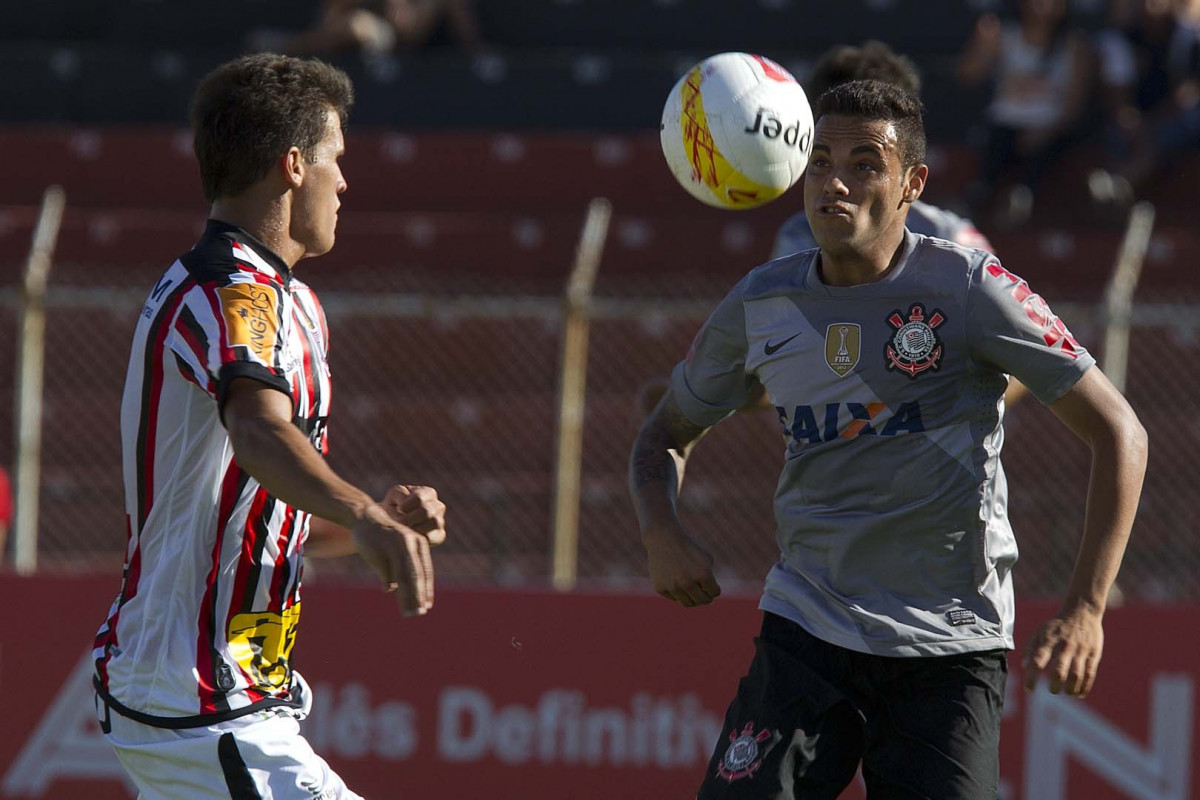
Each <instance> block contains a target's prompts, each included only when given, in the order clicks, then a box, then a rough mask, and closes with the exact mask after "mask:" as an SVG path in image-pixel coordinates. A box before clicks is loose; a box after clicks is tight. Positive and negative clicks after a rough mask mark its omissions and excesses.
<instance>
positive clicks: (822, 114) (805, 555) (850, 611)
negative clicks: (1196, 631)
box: [630, 81, 1146, 800]
mask: <svg viewBox="0 0 1200 800" xmlns="http://www.w3.org/2000/svg"><path fill="white" fill-rule="evenodd" d="M818 111H819V113H818V121H817V125H816V131H815V135H814V144H813V153H812V159H811V161H810V163H809V167H808V171H807V173H806V175H805V179H804V205H805V210H806V212H807V215H808V219H809V220H810V221H811V223H812V228H813V233H814V235H815V236H816V240H817V242H818V243H819V245H820V246H819V248H818V249H813V250H807V251H804V252H800V253H796V254H794V255H791V256H788V257H785V258H782V259H778V260H775V261H771V262H769V263H767V264H765V265H763V266H761V267H759V268H757V269H755V270H753V271H751V272H750V273H749V274H748V275H747V276H746V277H745V278H744V279H743V280H742V281H741V282H740V283H739V284H738V285H737V286H736V287H734V289H733V290H732V291H731V292H730V294H729V295H728V296H727V297H726V298H725V299H724V300H723V301H722V302H721V303H720V304H719V305H718V306H717V308H716V310H715V311H714V312H713V314H712V316H711V317H710V318H709V320H708V321H707V322H706V323H705V325H704V327H703V328H702V329H701V330H700V332H699V333H698V334H697V336H696V339H695V341H694V343H693V345H692V348H691V350H690V352H689V353H688V355H687V358H686V359H685V360H684V361H683V362H682V363H680V364H679V365H678V366H677V367H676V369H675V371H674V373H673V375H672V380H671V386H670V388H669V390H668V392H667V394H666V395H665V396H664V397H663V399H662V400H661V401H660V403H659V404H658V406H657V407H656V408H655V410H654V412H653V414H652V415H651V416H650V418H649V419H648V420H647V421H646V423H645V424H644V425H643V427H642V429H641V431H640V433H639V435H638V439H637V442H636V443H635V445H634V451H633V454H632V458H631V462H630V488H631V491H632V493H633V497H634V503H635V506H636V509H637V514H638V520H639V522H640V525H641V530H642V538H643V542H644V544H645V546H646V551H647V555H648V561H649V567H650V576H651V579H652V581H653V585H654V588H655V590H656V591H657V592H658V593H659V594H661V595H663V596H664V597H666V598H668V599H670V600H673V601H675V602H678V603H680V604H681V605H683V606H686V607H693V606H698V605H703V604H705V603H709V602H712V600H713V598H715V597H716V596H717V595H719V594H720V587H719V586H718V584H717V581H716V580H715V579H714V577H713V559H712V557H711V556H710V555H709V553H708V552H707V551H705V550H704V549H703V548H702V547H701V546H700V545H699V544H697V543H696V542H695V541H694V540H693V539H692V538H691V537H690V536H689V535H688V534H687V532H686V531H685V530H684V529H683V527H682V526H681V524H680V522H679V520H678V517H677V515H676V510H675V500H676V497H677V492H678V491H679V489H680V486H681V483H682V478H683V469H684V465H685V463H686V461H687V458H688V454H689V452H690V451H691V448H692V446H693V445H694V444H695V443H696V441H697V440H698V439H699V438H700V437H701V436H702V435H703V434H704V432H705V431H706V430H707V429H708V428H709V427H710V426H712V425H715V424H716V423H717V422H719V421H721V420H722V419H724V418H725V417H726V416H728V415H729V414H731V413H733V412H734V411H735V410H736V409H738V408H740V407H742V406H744V405H745V404H746V401H747V398H748V397H749V396H750V395H751V394H752V393H753V392H755V391H758V390H759V387H762V388H763V389H765V391H766V393H767V395H768V397H769V398H770V400H771V402H772V404H773V405H774V406H775V407H776V408H777V411H778V413H779V417H780V421H781V422H782V426H783V436H784V444H785V453H786V460H785V464H784V467H783V472H782V474H781V476H780V479H779V484H778V488H777V490H776V493H775V515H776V521H777V530H776V535H777V538H778V541H779V546H780V551H781V556H780V560H779V562H778V563H777V564H776V565H775V567H773V568H772V570H771V572H770V573H769V575H768V576H767V579H766V586H765V590H764V592H763V596H762V601H761V603H760V606H759V607H760V608H761V609H762V610H763V612H764V615H763V616H764V619H763V625H762V632H761V634H760V636H759V637H758V639H757V640H756V655H755V657H754V660H753V662H752V663H751V665H750V670H749V674H748V675H747V676H746V677H745V678H744V679H743V680H742V681H741V683H740V684H739V688H738V693H737V695H736V697H735V699H734V700H733V702H732V704H731V705H730V707H729V710H728V713H727V715H726V718H725V726H724V733H723V734H722V736H721V738H720V740H719V743H718V746H717V749H716V751H715V752H714V754H713V758H712V761H711V762H710V764H709V768H708V771H707V773H706V774H705V776H704V781H703V784H702V786H701V789H700V793H699V797H700V798H701V800H715V799H716V798H741V799H743V800H747V799H748V798H764V799H765V798H772V800H774V799H775V798H794V797H796V798H799V797H802V798H806V800H810V799H812V798H830V799H831V800H832V798H836V797H837V796H838V795H839V793H840V792H841V791H842V789H843V788H844V787H845V786H846V785H847V784H848V783H849V782H850V781H851V780H852V779H853V776H854V774H855V771H856V769H857V768H858V767H859V766H860V764H861V767H862V772H863V776H864V779H865V781H866V784H867V792H868V796H870V797H872V798H880V797H889V798H891V797H904V798H916V797H924V798H938V800H968V799H969V800H983V799H984V798H987V800H994V799H995V797H996V792H997V784H998V780H999V731H1000V719H1001V708H1002V705H1003V700H1004V685H1005V678H1006V673H1007V666H1006V651H1007V650H1009V649H1012V648H1013V647H1014V642H1013V634H1012V626H1013V605H1014V603H1013V592H1012V574H1011V573H1012V568H1013V565H1014V563H1015V562H1016V559H1017V546H1016V541H1015V539H1014V536H1013V532H1012V529H1011V528H1010V526H1009V522H1008V514H1007V487H1006V483H1005V479H1004V470H1003V468H1002V466H1001V464H1000V460H999V454H1000V450H1001V445H1002V443H1003V428H1002V425H1001V422H1002V416H1003V405H1002V403H1001V395H1002V394H1003V392H1004V387H1005V376H1006V374H1009V373H1011V374H1014V375H1016V376H1017V377H1019V378H1020V379H1021V381H1022V382H1023V383H1025V385H1026V386H1028V387H1029V389H1030V391H1031V392H1032V393H1033V395H1034V396H1036V397H1037V398H1038V399H1039V400H1041V401H1042V402H1043V403H1045V404H1047V405H1048V406H1049V407H1050V409H1051V410H1052V411H1053V412H1054V414H1055V415H1056V416H1057V417H1058V418H1059V419H1060V420H1062V422H1063V424H1065V425H1066V426H1067V427H1068V428H1070V430H1071V431H1073V432H1074V433H1075V434H1077V435H1078V436H1079V437H1080V438H1081V439H1082V440H1083V441H1084V442H1085V443H1086V444H1087V445H1088V446H1089V447H1090V449H1091V451H1092V472H1091V485H1090V488H1089V493H1088V503H1087V513H1086V518H1085V520H1084V525H1083V529H1084V530H1083V538H1082V542H1081V545H1080V550H1079V557H1078V560H1077V563H1076V568H1075V572H1074V575H1073V577H1072V580H1071V584H1070V586H1069V588H1068V590H1067V593H1066V597H1065V599H1064V601H1063V604H1062V607H1061V608H1060V610H1059V612H1058V614H1057V615H1055V616H1054V617H1053V618H1051V619H1050V620H1048V621H1046V622H1045V623H1043V624H1042V625H1041V626H1040V627H1038V629H1037V631H1036V633H1035V634H1034V635H1033V637H1032V639H1031V640H1030V642H1029V645H1028V648H1027V651H1026V655H1025V666H1026V669H1027V671H1028V672H1027V674H1028V678H1027V685H1028V686H1029V687H1030V688H1032V687H1033V686H1034V684H1035V681H1036V679H1037V676H1038V674H1039V673H1042V672H1044V673H1046V674H1047V675H1048V676H1049V679H1050V690H1051V691H1053V692H1059V691H1063V690H1065V691H1066V692H1067V693H1068V694H1071V695H1075V696H1080V697H1082V696H1084V695H1086V694H1087V693H1088V691H1089V690H1090V688H1091V686H1092V683H1093V681H1094V679H1095V675H1096V669H1097V665H1098V663H1099V660H1100V654H1101V649H1102V642H1103V630H1102V625H1101V620H1102V616H1103V613H1104V608H1105V602H1106V598H1107V595H1108V591H1109V588H1110V587H1111V585H1112V583H1113V580H1114V578H1115V576H1116V573H1117V570H1118V568H1119V566H1120V562H1121V558H1122V555H1123V554H1124V550H1125V543H1126V541H1127V539H1128V536H1129V531H1130V527H1131V526H1132V523H1133V517H1134V513H1135V510H1136V508H1137V503H1138V496H1139V494H1140V492H1141V483H1142V476H1143V473H1144V470H1145V462H1146V436H1145V431H1144V430H1143V428H1142V426H1141V424H1140V423H1139V422H1138V419H1137V417H1136V416H1135V414H1134V413H1133V411H1132V409H1130V407H1129V405H1128V404H1127V403H1126V402H1125V399H1124V398H1123V397H1122V396H1121V394H1120V393H1119V392H1118V391H1117V390H1116V389H1115V388H1114V387H1113V386H1112V384H1111V383H1109V381H1108V380H1107V379H1106V378H1105V377H1104V375H1103V374H1102V373H1101V372H1100V370H1099V369H1098V368H1097V367H1096V366H1095V361H1094V359H1093V358H1092V356H1091V355H1090V354H1089V353H1088V352H1087V351H1086V350H1085V349H1084V348H1083V347H1082V346H1081V345H1080V344H1079V343H1078V342H1077V341H1076V340H1075V339H1074V338H1073V337H1072V336H1071V334H1070V332H1069V331H1068V330H1067V328H1066V327H1065V326H1064V325H1063V324H1062V322H1060V321H1059V319H1058V318H1057V317H1056V316H1054V314H1053V313H1052V312H1051V310H1050V309H1049V308H1048V307H1047V305H1046V303H1045V302H1044V301H1043V300H1042V299H1041V298H1040V297H1039V296H1037V295H1036V294H1034V293H1033V292H1032V291H1031V290H1030V288H1029V286H1028V284H1026V283H1025V282H1024V281H1022V280H1021V279H1020V278H1018V277H1016V276H1015V275H1013V274H1012V273H1010V272H1009V271H1007V270H1006V269H1005V268H1003V267H1002V266H1001V265H1000V263H999V261H998V260H997V259H996V258H995V256H993V255H992V254H990V253H987V252H986V251H983V250H976V249H968V248H965V247H961V246H958V245H955V244H953V243H951V242H947V241H943V240H940V239H931V238H928V237H925V236H920V235H917V234H914V233H912V232H911V231H908V230H907V229H906V228H905V219H906V217H907V214H908V210H909V207H910V206H911V204H912V202H913V201H915V200H917V199H918V198H919V197H920V195H921V192H922V190H923V189H924V187H925V181H926V178H927V177H928V168H927V167H926V165H925V164H924V163H923V162H924V151H925V135H924V129H923V122H922V111H921V105H920V101H919V100H917V99H916V98H915V97H914V96H913V95H911V94H909V93H906V92H904V91H902V90H900V89H899V88H897V87H894V86H891V85H889V84H886V83H882V82H879V81H854V82H850V83H846V84H843V85H841V86H837V87H835V88H834V89H832V90H830V91H829V92H828V93H826V94H825V95H824V96H823V97H822V98H821V100H820V103H819V108H818Z"/></svg>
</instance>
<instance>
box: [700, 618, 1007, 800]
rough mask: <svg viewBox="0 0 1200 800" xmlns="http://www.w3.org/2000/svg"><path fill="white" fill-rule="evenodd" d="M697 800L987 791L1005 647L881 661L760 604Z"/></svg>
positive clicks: (948, 798)
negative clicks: (852, 791) (758, 624)
mask: <svg viewBox="0 0 1200 800" xmlns="http://www.w3.org/2000/svg"><path fill="white" fill-rule="evenodd" d="M755 647H756V651H757V652H756V653H755V656H754V661H753V662H752V663H751V664H750V674H748V675H747V676H746V677H744V678H742V680H741V683H740V684H739V685H738V693H737V697H736V698H735V699H734V701H733V703H732V704H730V706H729V711H728V712H727V713H726V715H725V725H724V727H723V729H722V732H721V738H720V740H718V742H717V749H716V751H715V752H714V753H713V757H712V760H711V761H710V762H709V765H708V773H707V774H706V775H705V777H704V783H703V785H702V786H701V787H700V794H699V795H698V797H697V800H735V799H736V800H751V798H754V800H768V798H769V799H770V800H776V798H779V799H780V800H791V798H796V799H797V800H836V798H837V797H838V795H840V794H841V792H842V790H843V789H845V788H846V786H848V785H849V784H850V782H851V781H852V780H853V779H854V775H855V773H856V772H857V770H858V767H859V764H860V763H861V765H862V772H863V779H864V780H865V781H866V784H867V796H868V798H870V800H916V798H929V799H930V800H996V796H997V784H998V782H999V780H1000V752H999V751H1000V717H1001V712H1002V710H1003V706H1004V684H1005V680H1006V678H1007V676H1008V662H1007V660H1006V654H1005V651H1003V650H989V651H986V652H979V653H966V654H963V655H954V656H937V657H922V658H889V657H885V656H875V655H869V654H866V653H859V652H856V651H853V650H847V649H845V648H843V647H838V646H836V645H832V644H829V643H828V642H825V641H822V640H821V639H818V638H816V637H815V636H813V635H812V634H810V633H808V632H807V631H805V630H804V629H803V628H801V627H800V626H799V625H796V624H795V623H793V622H791V621H789V620H786V619H784V618H783V617H779V616H776V615H775V614H771V613H767V614H765V615H764V619H763V627H762V633H761V634H760V635H759V637H758V638H757V639H756V640H755Z"/></svg>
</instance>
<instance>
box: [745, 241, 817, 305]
mask: <svg viewBox="0 0 1200 800" xmlns="http://www.w3.org/2000/svg"><path fill="white" fill-rule="evenodd" d="M817 252H818V248H816V247H813V248H811V249H808V250H801V251H800V252H797V253H789V254H788V255H786V256H780V257H779V258H774V259H771V260H770V261H768V262H766V263H765V264H759V265H758V266H757V267H755V268H754V269H752V270H750V271H749V272H748V273H746V277H744V278H742V281H741V283H740V284H738V288H739V290H740V292H741V293H742V294H743V295H744V296H747V297H749V296H759V295H764V294H771V293H772V292H776V291H786V290H789V289H794V288H795V287H796V286H798V285H800V284H801V283H802V282H803V278H804V273H805V271H806V270H807V269H808V265H809V263H810V262H811V261H812V259H813V258H814V257H815V256H816V254H817Z"/></svg>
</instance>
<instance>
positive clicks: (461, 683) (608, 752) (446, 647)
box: [0, 575, 1200, 800]
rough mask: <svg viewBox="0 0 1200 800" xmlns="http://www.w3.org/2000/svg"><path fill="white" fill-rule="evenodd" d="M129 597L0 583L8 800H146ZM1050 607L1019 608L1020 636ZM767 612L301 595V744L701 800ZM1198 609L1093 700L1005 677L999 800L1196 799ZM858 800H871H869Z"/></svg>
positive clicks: (1115, 672)
mask: <svg viewBox="0 0 1200 800" xmlns="http://www.w3.org/2000/svg"><path fill="white" fill-rule="evenodd" d="M116 588H117V585H116V581H115V580H110V579H97V578H74V577H39V578H30V579H24V578H17V577H14V576H9V575H3V576H0V604H2V607H3V608H4V609H5V622H4V625H3V627H2V628H0V693H2V694H0V696H3V697H4V698H5V713H4V722H3V728H2V731H3V732H2V733H0V797H5V798H8V797H13V798H33V797H39V798H50V799H51V800H59V799H62V800H67V798H72V799H73V798H78V797H85V796H86V797H89V798H92V799H93V800H109V799H110V798H111V799H112V800H116V798H129V797H132V796H134V793H133V792H131V791H130V789H129V787H128V786H127V785H126V784H125V783H124V782H123V780H122V778H121V773H120V768H119V766H118V765H117V763H116V761H115V758H114V757H113V756H112V754H111V751H109V749H108V747H107V744H106V743H105V742H104V740H103V738H102V737H101V736H100V733H99V729H98V727H97V726H96V724H95V722H94V718H93V713H92V703H91V694H90V687H89V684H88V675H89V669H90V668H89V666H88V663H87V651H88V648H89V646H90V641H91V638H92V635H93V634H94V631H95V628H96V627H97V626H98V624H99V622H100V620H101V618H102V617H103V616H104V613H105V611H106V609H107V607H108V603H109V602H110V601H111V595H112V593H113V592H114V591H115V590H116ZM1050 610H1051V609H1050V608H1048V607H1035V606H1022V607H1021V608H1020V610H1019V619H1020V625H1019V628H1018V636H1019V637H1022V636H1024V635H1025V632H1026V631H1028V630H1029V629H1030V628H1031V627H1032V626H1033V625H1034V624H1035V623H1036V621H1037V620H1039V619H1041V618H1042V617H1043V616H1045V614H1046V613H1048V612H1049V611H1050ZM758 623H759V614H758V612H757V611H756V610H755V598H753V597H748V596H743V597H728V596H727V597H722V598H721V599H720V600H719V601H718V602H717V603H715V604H713V605H712V606H709V607H706V608H701V609H691V610H685V609H681V608H678V607H676V606H673V605H672V604H670V603H667V602H666V601H664V600H662V599H661V598H658V597H656V596H653V595H649V594H625V595H620V594H618V595H614V594H589V593H577V594H569V595H560V594H555V593H551V592H529V591H521V592H515V591H514V592H507V591H464V590H457V591H455V590H450V589H443V590H439V594H438V598H437V607H436V608H435V609H434V611H433V613H432V614H430V615H429V616H428V617H426V618H422V619H415V620H413V619H403V618H401V617H400V616H399V614H398V613H397V611H396V608H395V606H394V603H393V601H392V599H391V598H390V597H388V596H386V595H384V594H383V593H381V592H378V591H375V590H373V589H370V588H364V587H361V586H342V585H334V584H332V583H329V584H323V583H320V582H314V583H312V584H311V585H309V586H307V587H306V589H305V602H304V622H303V625H302V627H301V633H300V638H299V644H298V646H297V648H296V651H295V654H294V655H295V662H296V665H297V666H298V668H299V669H300V670H301V672H303V673H304V675H305V677H306V678H308V680H309V682H310V683H311V684H312V685H313V688H314V694H315V698H316V699H315V704H314V709H313V714H312V716H311V717H310V718H309V720H308V721H306V723H305V733H306V735H307V736H308V737H309V738H310V740H311V741H312V742H313V744H314V745H315V747H316V749H317V751H318V752H319V753H321V754H322V755H324V756H325V757H326V759H327V760H328V761H329V762H330V763H331V764H332V765H333V766H334V768H335V769H337V770H338V772H339V773H341V774H342V775H343V777H345V778H346V780H347V782H348V783H349V785H350V786H351V787H352V788H354V789H355V790H356V791H358V792H360V793H361V794H363V795H364V796H366V797H368V798H374V799H375V800H379V799H380V798H395V797H405V798H424V799H426V800H437V799H440V798H461V797H489V798H496V799H497V800H509V799H510V798H511V800H518V799H519V800H600V799H601V798H604V799H605V800H609V799H610V798H612V797H614V796H624V797H628V798H655V800H658V799H659V798H684V799H690V798H692V797H694V795H695V790H696V786H697V785H698V782H699V779H700V777H701V775H702V773H703V770H704V769H705V767H706V763H707V760H708V757H709V755H710V752H711V749H712V747H713V745H714V743H715V741H716V738H717V734H718V732H719V727H720V721H721V717H722V715H723V713H724V706H725V704H726V702H727V701H728V700H729V699H730V697H731V694H732V692H733V691H734V688H735V686H736V684H737V680H738V678H739V677H740V676H741V675H742V673H743V672H744V671H745V669H746V667H747V665H748V664H749V661H750V658H751V655H752V653H753V648H752V644H751V639H752V637H753V635H754V633H755V632H756V630H757V626H758ZM1197 629H1200V607H1196V606H1187V607H1130V608H1120V609H1113V610H1111V611H1110V612H1109V614H1108V616H1107V617H1106V633H1107V644H1106V650H1105V656H1104V663H1103V665H1102V668H1101V673H1100V680H1099V682H1098V683H1097V686H1096V688H1095V690H1094V692H1093V693H1092V695H1091V696H1090V697H1089V698H1088V699H1087V701H1086V702H1079V701H1075V700H1069V699H1066V698H1062V697H1054V696H1052V695H1050V694H1049V693H1048V692H1046V691H1045V690H1044V689H1043V690H1040V691H1038V692H1036V693H1033V694H1027V693H1025V692H1024V691H1023V690H1022V689H1021V688H1020V687H1021V675H1020V668H1019V667H1020V665H1019V663H1018V662H1019V659H1018V658H1016V657H1013V658H1011V659H1010V665H1011V667H1012V672H1011V674H1010V690H1009V693H1008V698H1007V701H1006V709H1005V721H1004V729H1003V745H1002V764H1003V766H1002V774H1003V786H1002V793H1001V794H1002V797H1003V798H1005V799H1006V800H1053V799H1056V798H1087V800H1105V798H1126V797H1136V798H1150V797H1153V798H1164V799H1165V800H1189V799H1190V798H1195V797H1200V787H1197V786H1196V783H1197V781H1196V771H1195V767H1194V766H1193V765H1194V764H1195V763H1196V762H1198V761H1200V738H1198V736H1197V731H1196V725H1195V719H1196V698H1195V688H1196V684H1197V680H1198V678H1200V667H1197V663H1198V662H1200V639H1198V638H1197V636H1196V634H1195V631H1196V630H1197ZM845 797H846V798H847V800H849V799H850V798H856V799H857V798H861V797H862V791H861V788H860V787H857V786H854V787H851V788H850V789H849V790H848V791H847V793H846V795H845Z"/></svg>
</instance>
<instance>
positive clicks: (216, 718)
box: [92, 675, 304, 730]
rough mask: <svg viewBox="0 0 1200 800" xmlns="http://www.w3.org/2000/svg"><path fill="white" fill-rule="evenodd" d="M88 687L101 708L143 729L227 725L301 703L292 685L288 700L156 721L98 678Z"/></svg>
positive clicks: (297, 686) (269, 699)
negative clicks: (251, 715)
mask: <svg viewBox="0 0 1200 800" xmlns="http://www.w3.org/2000/svg"><path fill="white" fill-rule="evenodd" d="M92 686H94V687H95V689H96V696H97V697H99V698H100V700H101V702H103V703H104V705H105V706H107V707H108V708H110V709H112V710H113V711H115V712H117V713H118V714H120V715H121V716H122V717H125V718H126V719H131V720H133V721H134V722H140V723H141V724H143V725H149V726H150V727H152V728H170V729H172V730H178V729H180V728H205V727H208V726H209V725H216V724H217V723H218V722H228V721H229V720H231V719H237V718H238V717H244V716H246V715H247V714H253V713H254V712H255V711H262V710H264V709H268V708H279V707H285V708H302V707H303V706H304V702H303V700H302V699H301V698H300V697H299V696H298V695H299V693H300V691H301V689H300V682H296V683H295V684H294V685H293V687H292V695H293V698H294V699H292V700H281V699H280V698H278V697H266V698H263V699H262V700H259V701H258V702H257V703H251V704H250V705H248V706H243V707H242V708H234V709H230V710H229V711H222V712H220V713H217V714H193V715H192V716H190V717H157V716H154V715H153V714H146V713H143V712H141V711H135V710H134V709H132V708H130V707H129V706H127V705H125V704H124V703H122V702H121V701H120V700H117V699H116V698H115V697H113V696H112V695H111V694H109V693H108V690H107V689H105V688H104V684H103V683H101V682H100V677H99V676H98V675H93V676H92Z"/></svg>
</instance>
